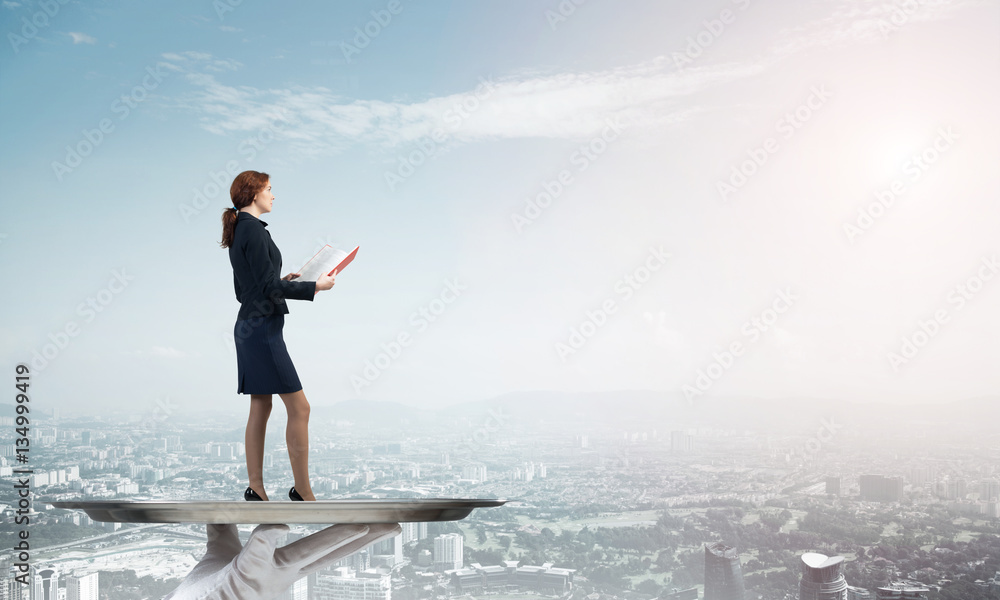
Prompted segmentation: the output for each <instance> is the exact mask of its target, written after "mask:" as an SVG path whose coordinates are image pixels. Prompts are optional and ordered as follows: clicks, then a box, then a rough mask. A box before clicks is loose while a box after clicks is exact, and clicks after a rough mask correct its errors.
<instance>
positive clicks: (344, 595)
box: [312, 567, 392, 600]
mask: <svg viewBox="0 0 1000 600" xmlns="http://www.w3.org/2000/svg"><path fill="white" fill-rule="evenodd" d="M391 592H392V585H391V582H390V580H389V575H387V574H386V575H383V574H380V573H376V572H374V571H372V570H368V571H359V572H358V571H354V570H353V569H351V568H349V567H337V568H336V569H334V570H333V573H332V574H325V573H319V574H317V576H316V584H315V589H314V590H313V593H312V600H390V597H391Z"/></svg>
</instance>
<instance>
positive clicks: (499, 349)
mask: <svg viewBox="0 0 1000 600" xmlns="http://www.w3.org/2000/svg"><path fill="white" fill-rule="evenodd" d="M0 14H2V30H3V32H4V33H5V36H4V37H5V40H6V43H5V44H4V45H3V48H2V50H0V115H2V121H0V136H2V139H3V142H4V143H3V144H0V177H2V179H3V195H2V199H0V202H2V205H0V206H2V210H3V219H2V222H0V277H2V279H3V280H4V281H5V282H6V283H5V285H4V290H5V294H4V296H5V298H6V300H7V301H8V310H7V311H6V313H5V314H4V316H3V317H2V319H0V355H2V360H3V364H4V368H5V369H6V371H7V373H9V375H8V376H9V377H11V379H13V378H14V377H15V376H16V374H15V369H16V366H17V365H18V364H27V365H29V367H30V369H31V373H30V376H31V379H30V382H31V386H32V387H31V392H32V402H33V403H34V404H35V405H36V406H37V405H41V406H42V407H46V408H50V407H55V408H59V409H60V410H62V411H63V412H64V414H94V413H95V411H139V412H142V411H147V412H148V411H156V410H158V409H157V407H160V406H164V405H170V406H179V407H191V408H194V407H211V408H236V409H240V408H241V407H243V406H245V404H246V403H247V399H246V397H245V396H241V395H240V394H238V393H237V392H236V390H237V381H236V375H237V369H236V355H235V350H234V347H233V343H232V333H233V325H234V323H235V319H236V315H237V312H238V310H239V303H238V301H237V300H236V297H235V293H234V289H233V282H232V269H231V266H230V263H229V260H228V251H226V250H224V249H222V248H221V247H220V244H219V242H220V240H221V221H220V217H221V214H222V212H223V210H224V209H225V208H226V207H229V206H231V201H230V198H229V195H228V189H229V185H230V184H231V182H232V180H233V178H234V177H235V175H236V174H238V173H239V172H241V171H243V170H248V169H252V170H257V171H262V172H265V173H268V174H269V175H270V178H271V185H272V193H273V194H274V195H275V201H274V208H273V211H272V212H271V213H268V214H265V215H263V216H262V219H263V220H264V221H265V222H267V223H268V230H269V231H270V232H271V235H272V238H273V239H274V241H275V243H276V244H277V245H278V247H279V248H280V250H281V253H282V257H283V267H282V275H284V274H286V273H289V272H294V271H295V270H296V269H298V268H299V267H301V266H302V265H303V264H304V263H305V262H306V260H307V259H308V258H309V257H311V256H312V255H313V254H314V253H315V252H317V251H318V250H319V249H320V248H321V247H322V246H323V245H325V244H330V245H332V246H334V247H336V248H340V249H344V250H350V249H351V248H353V247H354V246H360V250H359V252H358V256H357V258H356V259H355V261H354V262H353V263H352V264H351V265H350V266H349V267H348V268H347V269H346V270H345V271H344V272H343V273H341V274H340V275H339V276H338V278H337V283H336V285H335V287H334V288H333V289H332V290H330V291H324V292H320V293H319V295H318V296H316V297H315V299H314V300H313V301H299V300H289V301H288V307H289V314H288V315H286V316H285V327H284V339H285V342H286V345H287V347H288V350H289V353H290V356H291V357H292V360H293V362H294V364H295V366H296V369H297V371H298V374H299V378H300V380H301V381H302V384H303V388H304V391H305V393H306V396H307V398H308V399H309V401H310V402H311V403H312V404H314V405H330V404H334V403H336V402H340V401H344V400H352V399H367V400H373V401H387V400H391V401H396V402H401V403H404V404H408V405H413V406H420V407H427V408H441V407H446V406H449V405H451V404H455V403H459V402H466V401H473V400H482V399H488V398H492V397H495V396H497V395H500V394H505V393H508V392H516V391H523V390H558V391H598V390H602V391H603V390H662V391H664V392H671V393H678V394H683V395H684V396H685V397H686V398H688V400H690V401H695V400H697V399H699V398H704V397H707V396H733V395H738V396H754V397H762V398H785V397H801V398H812V399H828V400H832V401H837V400H849V401H853V402H894V403H914V402H947V401H952V400H957V399H962V398H971V397H981V396H991V395H996V392H997V390H998V384H1000V369H997V368H996V362H997V356H998V355H997V351H996V340H997V339H1000V313H998V311H997V309H996V307H997V306H998V304H997V303H998V300H1000V277H998V275H1000V262H997V261H998V260H1000V243H998V238H997V235H996V229H997V224H998V217H1000V203H998V202H997V198H998V197H1000V194H998V192H1000V175H998V173H1000V171H998V170H997V169H996V165H997V164H998V162H1000V143H998V140H1000V116H998V115H997V112H996V106H997V105H998V96H1000V94H998V92H1000V36H998V33H1000V5H997V4H996V3H989V2H985V1H960V0H956V1H948V0H898V1H897V0H888V1H884V2H882V1H877V2H873V1H860V0H804V1H803V0H794V1H793V0H768V1H763V0H726V1H713V2H698V3H693V2H689V3H677V2H670V3H666V2H654V1H645V0H624V1H619V2H606V1H601V0H586V1H582V0H576V1H573V0H562V1H561V2H559V1H556V0H530V1H529V0H502V1H500V0H495V1H469V2H446V1H441V2H430V3H417V2H411V1H409V0H392V1H382V0H379V1H375V2H350V3H346V2H341V3H327V2H298V3H294V4H292V5H291V6H289V5H285V4H278V3H263V2H241V1H239V0H216V1H214V2H212V1H209V0H202V1H198V2H193V1H186V0H182V1H178V2H170V3H166V2H161V3H143V2H120V1H109V2H96V1H95V2H77V1H73V0H68V1H66V2H62V1H61V0H59V1H55V2H51V3H49V4H45V3H37V2H29V1H26V0H4V1H3V6H2V7H0ZM276 400H277V399H276Z"/></svg>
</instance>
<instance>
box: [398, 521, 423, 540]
mask: <svg viewBox="0 0 1000 600" xmlns="http://www.w3.org/2000/svg"><path fill="white" fill-rule="evenodd" d="M399 526H400V528H401V529H402V530H403V533H402V534H400V535H401V537H402V540H403V544H404V545H406V544H409V543H410V542H416V541H419V540H422V539H425V538H426V537H427V523H417V522H412V523H400V524H399Z"/></svg>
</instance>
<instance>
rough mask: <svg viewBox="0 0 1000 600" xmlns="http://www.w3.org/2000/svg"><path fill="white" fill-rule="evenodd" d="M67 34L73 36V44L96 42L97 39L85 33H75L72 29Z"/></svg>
mask: <svg viewBox="0 0 1000 600" xmlns="http://www.w3.org/2000/svg"><path fill="white" fill-rule="evenodd" d="M69 36H70V37H71V38H73V43H74V44H96V43H97V39H96V38H93V37H91V36H89V35H87V34H86V33H76V32H74V31H71V32H69Z"/></svg>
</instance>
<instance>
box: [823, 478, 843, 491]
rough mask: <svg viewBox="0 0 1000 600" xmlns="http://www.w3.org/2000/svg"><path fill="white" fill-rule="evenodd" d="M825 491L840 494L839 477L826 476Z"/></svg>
mask: <svg viewBox="0 0 1000 600" xmlns="http://www.w3.org/2000/svg"><path fill="white" fill-rule="evenodd" d="M826 493H827V494H829V495H831V496H839V495H840V477H827V478H826Z"/></svg>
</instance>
